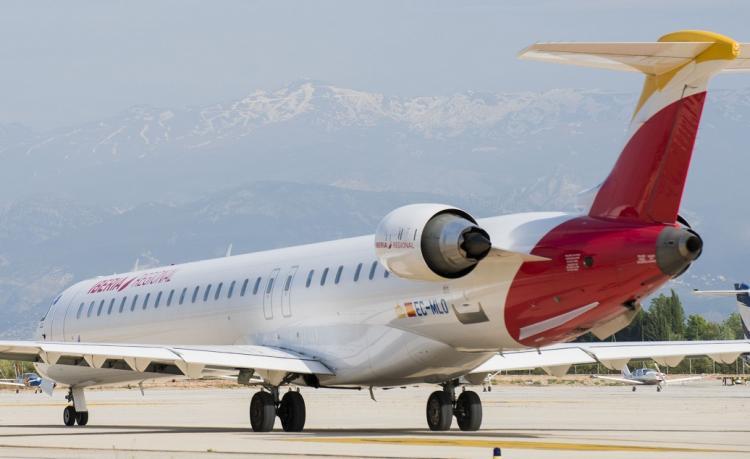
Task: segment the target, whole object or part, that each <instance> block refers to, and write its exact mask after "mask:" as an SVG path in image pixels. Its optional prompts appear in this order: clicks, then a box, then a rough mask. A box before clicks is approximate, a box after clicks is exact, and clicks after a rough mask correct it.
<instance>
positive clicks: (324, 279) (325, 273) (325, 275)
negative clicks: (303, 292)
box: [320, 268, 328, 287]
mask: <svg viewBox="0 0 750 459" xmlns="http://www.w3.org/2000/svg"><path fill="white" fill-rule="evenodd" d="M326 277H328V268H326V269H324V270H323V274H322V275H321V276H320V286H321V287H322V286H324V285H325V284H326Z"/></svg>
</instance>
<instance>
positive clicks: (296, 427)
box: [279, 392, 305, 432]
mask: <svg viewBox="0 0 750 459" xmlns="http://www.w3.org/2000/svg"><path fill="white" fill-rule="evenodd" d="M279 419H280V420H281V427H282V428H283V429H284V431H285V432H302V429H303V428H304V427H305V400H304V399H303V398H302V395H300V393H299V392H287V393H286V394H284V397H283V398H282V399H281V405H279Z"/></svg>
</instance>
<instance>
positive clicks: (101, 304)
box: [96, 300, 104, 316]
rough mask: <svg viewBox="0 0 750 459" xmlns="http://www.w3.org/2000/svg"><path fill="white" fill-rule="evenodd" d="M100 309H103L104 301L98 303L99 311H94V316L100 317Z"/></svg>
mask: <svg viewBox="0 0 750 459" xmlns="http://www.w3.org/2000/svg"><path fill="white" fill-rule="evenodd" d="M102 309H104V300H101V301H100V302H99V309H97V310H96V315H97V316H100V315H102Z"/></svg>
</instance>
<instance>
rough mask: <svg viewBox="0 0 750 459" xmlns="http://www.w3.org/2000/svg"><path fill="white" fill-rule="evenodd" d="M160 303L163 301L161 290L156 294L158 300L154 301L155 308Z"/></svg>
mask: <svg viewBox="0 0 750 459" xmlns="http://www.w3.org/2000/svg"><path fill="white" fill-rule="evenodd" d="M159 303H161V292H159V293H158V294H157V295H156V301H154V309H156V308H158V307H159Z"/></svg>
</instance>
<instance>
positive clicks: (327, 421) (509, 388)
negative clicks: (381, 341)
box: [0, 378, 750, 459]
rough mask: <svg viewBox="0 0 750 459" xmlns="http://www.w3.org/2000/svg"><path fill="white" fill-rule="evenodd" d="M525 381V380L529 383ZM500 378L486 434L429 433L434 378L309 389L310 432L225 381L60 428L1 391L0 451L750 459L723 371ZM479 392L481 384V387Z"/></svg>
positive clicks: (94, 412) (106, 396)
mask: <svg viewBox="0 0 750 459" xmlns="http://www.w3.org/2000/svg"><path fill="white" fill-rule="evenodd" d="M523 379H524V378H521V379H520V381H523ZM518 381H519V379H518V378H516V383H515V384H510V383H509V382H508V381H507V380H505V381H504V382H505V383H501V384H499V385H495V386H494V387H493V390H492V392H486V393H481V396H482V400H483V402H484V425H483V428H482V430H481V431H479V432H461V431H459V430H457V428H456V427H455V423H454V429H453V430H451V431H450V432H442V433H435V432H430V431H429V430H427V428H426V425H425V419H424V404H425V400H426V399H427V396H428V395H429V392H430V391H431V390H432V388H430V387H420V388H408V389H395V390H389V391H382V390H380V391H375V397H376V398H377V402H375V401H372V400H371V399H370V396H369V394H368V392H367V391H361V392H360V391H332V390H323V389H320V390H314V389H305V388H303V389H302V393H303V394H304V395H305V400H306V402H307V408H308V417H307V426H306V430H305V432H303V433H300V434H288V433H284V432H283V431H281V430H280V426H279V422H278V421H277V423H276V428H277V430H275V431H274V432H272V433H269V434H256V433H253V432H252V431H251V430H250V429H249V421H248V415H247V411H248V405H249V399H250V394H251V390H250V389H247V388H236V386H235V387H228V386H219V387H210V386H209V387H206V386H205V385H203V386H200V387H189V388H177V389H175V388H165V387H155V388H151V387H147V388H146V391H145V396H142V395H141V393H140V391H139V390H138V389H137V388H133V389H131V390H127V389H104V390H92V391H90V392H89V393H88V395H87V400H88V403H89V410H90V421H89V425H88V426H86V427H64V426H63V425H62V409H63V407H64V406H65V401H64V391H57V392H56V393H55V395H54V396H53V398H51V399H50V398H48V397H47V396H45V395H42V394H34V393H33V392H31V391H24V392H22V393H20V394H15V393H13V392H12V391H2V392H0V457H44V458H58V457H60V458H68V457H83V458H100V457H112V458H131V457H138V458H139V457H149V458H150V457H156V458H172V457H173V458H188V457H198V456H200V457H211V458H217V457H242V456H244V455H248V456H254V457H287V456H309V457H378V458H391V457H414V458H447V457H459V458H485V457H486V458H491V457H492V448H493V447H495V446H498V447H500V448H502V451H503V458H562V457H575V458H629V459H630V458H633V457H638V458H649V457H659V458H664V457H670V458H702V459H703V458H706V457H721V458H735V457H737V458H739V457H750V426H748V425H747V422H746V419H747V414H748V412H750V386H731V387H727V386H723V385H722V383H721V382H720V381H718V380H715V379H706V380H703V381H700V382H698V383H697V384H690V385H687V384H686V385H674V386H669V387H667V388H666V390H665V391H663V392H661V393H657V392H656V390H655V388H653V387H640V388H639V389H638V391H636V392H632V391H631V389H630V387H625V386H609V385H602V386H596V385H587V384H578V383H568V384H550V385H546V384H543V383H541V384H540V383H539V382H540V379H535V382H536V384H534V383H533V382H529V383H521V384H518V383H517V382H518ZM480 390H481V388H480Z"/></svg>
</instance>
